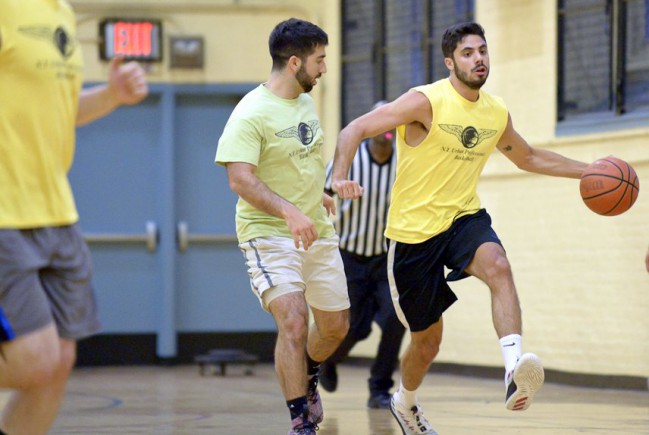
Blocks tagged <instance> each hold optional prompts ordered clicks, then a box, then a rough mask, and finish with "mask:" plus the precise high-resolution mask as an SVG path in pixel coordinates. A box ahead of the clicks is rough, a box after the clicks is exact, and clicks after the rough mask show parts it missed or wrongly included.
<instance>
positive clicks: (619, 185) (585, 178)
mask: <svg viewBox="0 0 649 435" xmlns="http://www.w3.org/2000/svg"><path fill="white" fill-rule="evenodd" d="M639 192H640V180H639V179H638V176H637V175H636V173H635V170H634V169H633V168H632V167H631V165H629V164H628V163H627V162H625V161H624V160H622V159H618V158H617V157H613V156H608V157H604V158H601V159H598V160H595V161H594V162H593V163H591V164H590V165H588V167H587V168H586V170H585V171H584V173H583V174H582V176H581V181H580V183H579V193H580V194H581V198H582V199H583V201H584V204H586V206H587V207H588V208H589V209H591V210H592V211H594V212H595V213H597V214H601V215H603V216H616V215H619V214H622V213H624V212H625V211H627V210H628V209H630V208H631V206H633V204H634V203H635V201H636V199H637V198H638V193H639Z"/></svg>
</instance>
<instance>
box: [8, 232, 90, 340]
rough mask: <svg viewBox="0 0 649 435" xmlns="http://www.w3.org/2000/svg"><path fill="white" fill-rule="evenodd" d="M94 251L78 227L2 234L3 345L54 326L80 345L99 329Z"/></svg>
mask: <svg viewBox="0 0 649 435" xmlns="http://www.w3.org/2000/svg"><path fill="white" fill-rule="evenodd" d="M91 275H92V264H91V261H90V251H89V249H88V246H87V245H86V243H85V241H84V240H83V238H82V235H81V231H80V230H79V228H78V226H77V225H71V226H62V227H45V228H37V229H29V230H13V229H0V341H7V340H12V339H14V338H16V337H19V336H21V335H24V334H27V333H29V332H33V331H36V330H38V329H40V328H43V327H44V326H47V325H49V324H51V323H52V322H55V323H56V326H57V328H58V332H59V336H60V337H61V338H66V339H70V340H78V339H80V338H84V337H87V336H89V335H92V334H94V333H96V332H97V331H98V330H99V317H98V315H97V303H96V300H95V294H94V291H93V288H92V285H91V283H90V277H91Z"/></svg>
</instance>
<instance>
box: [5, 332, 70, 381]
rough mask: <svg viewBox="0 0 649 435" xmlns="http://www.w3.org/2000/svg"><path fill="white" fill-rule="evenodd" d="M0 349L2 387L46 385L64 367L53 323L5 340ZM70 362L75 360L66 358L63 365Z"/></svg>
mask: <svg viewBox="0 0 649 435" xmlns="http://www.w3.org/2000/svg"><path fill="white" fill-rule="evenodd" d="M2 351H3V356H4V359H3V361H2V363H1V364H0V372H1V373H0V384H1V385H2V387H5V388H13V389H29V388H35V387H39V386H42V385H46V384H49V383H50V382H52V381H53V380H54V379H55V378H56V377H57V376H58V375H59V374H60V372H61V370H62V368H63V367H62V362H63V361H62V359H61V355H62V354H61V347H60V342H59V338H58V336H57V334H56V331H55V329H54V327H53V326H52V327H46V328H44V329H41V330H38V331H35V332H32V333H29V334H26V335H24V336H22V337H19V338H17V339H16V340H15V341H11V342H8V343H5V344H3V346H2ZM67 354H68V356H69V352H67ZM70 364H74V362H73V361H72V362H70V361H66V365H70ZM70 369H71V365H70ZM64 371H68V372H69V370H64Z"/></svg>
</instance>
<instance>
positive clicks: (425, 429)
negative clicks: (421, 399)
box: [390, 393, 437, 435]
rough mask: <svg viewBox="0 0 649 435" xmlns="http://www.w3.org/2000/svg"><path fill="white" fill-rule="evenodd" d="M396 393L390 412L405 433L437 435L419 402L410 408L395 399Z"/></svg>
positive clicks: (407, 434)
mask: <svg viewBox="0 0 649 435" xmlns="http://www.w3.org/2000/svg"><path fill="white" fill-rule="evenodd" d="M395 395H396V393H395V394H393V395H392V400H390V412H392V415H394V418H396V419H397V421H398V422H399V426H401V430H402V431H403V435H437V432H435V429H433V427H432V426H431V425H430V423H428V420H426V417H424V412H423V411H422V410H421V406H419V404H417V405H415V406H413V407H412V408H410V409H408V408H406V407H405V406H403V405H401V403H400V402H399V401H397V400H396V399H395V397H394V396H395Z"/></svg>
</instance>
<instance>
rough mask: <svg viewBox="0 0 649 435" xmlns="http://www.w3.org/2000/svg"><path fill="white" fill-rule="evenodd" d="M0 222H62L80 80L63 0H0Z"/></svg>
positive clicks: (69, 219) (68, 214)
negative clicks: (0, 102)
mask: <svg viewBox="0 0 649 435" xmlns="http://www.w3.org/2000/svg"><path fill="white" fill-rule="evenodd" d="M0 40H1V42H0V77H2V79H1V80H0V101H2V102H3V103H2V104H0V156H2V157H0V228H35V227H41V226H54V225H66V224H71V223H74V222H76V221H77V219H78V215H77V210H76V207H75V204H74V199H73V196H72V190H71V188H70V185H69V182H68V178H67V173H68V170H69V169H70V166H71V164H72V159H73V154H74V135H75V130H74V129H75V119H76V115H77V108H78V100H79V92H80V89H81V83H82V72H83V71H82V70H83V64H82V60H81V47H80V46H79V44H78V42H77V37H76V21H75V17H74V13H73V11H72V9H71V8H70V6H69V4H68V3H67V1H65V0H2V1H0Z"/></svg>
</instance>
